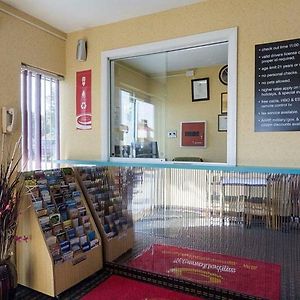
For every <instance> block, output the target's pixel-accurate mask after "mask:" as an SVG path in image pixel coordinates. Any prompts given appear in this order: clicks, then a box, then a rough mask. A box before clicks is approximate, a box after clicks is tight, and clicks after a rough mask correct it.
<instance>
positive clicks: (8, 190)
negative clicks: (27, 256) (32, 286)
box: [0, 134, 22, 300]
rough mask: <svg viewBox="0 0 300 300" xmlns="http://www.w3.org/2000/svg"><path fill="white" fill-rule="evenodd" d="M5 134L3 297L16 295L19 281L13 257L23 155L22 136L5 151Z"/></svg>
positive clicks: (0, 249)
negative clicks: (21, 149)
mask: <svg viewBox="0 0 300 300" xmlns="http://www.w3.org/2000/svg"><path fill="white" fill-rule="evenodd" d="M4 139H5V134H3V135H2V143H1V144H2V145H1V154H0V299H3V300H4V299H5V300H6V299H13V298H14V293H15V288H16V285H17V276H16V269H15V266H14V264H13V262H12V260H11V256H12V255H13V249H14V241H15V238H16V228H17V221H18V206H19V203H20V199H21V189H22V187H21V182H20V176H21V172H20V170H19V169H18V168H19V165H20V160H21V155H20V153H19V150H20V141H21V139H19V140H18V141H17V143H16V144H15V147H14V148H13V151H12V152H9V151H8V152H7V153H4Z"/></svg>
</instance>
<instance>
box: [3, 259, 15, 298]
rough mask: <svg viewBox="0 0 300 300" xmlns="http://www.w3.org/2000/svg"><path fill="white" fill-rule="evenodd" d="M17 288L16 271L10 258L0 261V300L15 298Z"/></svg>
mask: <svg viewBox="0 0 300 300" xmlns="http://www.w3.org/2000/svg"><path fill="white" fill-rule="evenodd" d="M16 287H17V271H16V267H15V265H14V264H13V263H12V262H11V261H10V258H8V259H6V260H3V261H0V299H1V300H11V299H14V298H15V292H16Z"/></svg>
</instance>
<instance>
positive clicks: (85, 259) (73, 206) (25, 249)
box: [16, 168, 103, 297]
mask: <svg viewBox="0 0 300 300" xmlns="http://www.w3.org/2000/svg"><path fill="white" fill-rule="evenodd" d="M24 176H25V186H26V190H27V195H25V196H24V199H23V201H22V207H20V218H19V220H20V221H19V224H18V229H17V236H18V237H20V238H21V239H23V240H22V241H21V242H18V241H17V244H16V251H17V255H16V262H17V272H18V283H19V284H22V285H24V286H27V287H29V288H32V289H34V290H37V291H39V292H42V293H44V294H47V295H49V296H52V297H55V296H57V295H59V294H61V293H62V292H63V291H65V290H67V289H68V288H70V287H72V286H74V285H75V284H77V283H79V282H80V281H82V280H83V279H85V278H87V277H88V276H90V275H92V274H94V273H95V272H97V271H98V270H100V269H101V268H102V267H103V261H102V247H101V239H100V235H99V232H98V230H97V227H96V225H95V223H94V221H93V218H92V216H91V213H90V210H89V208H88V205H87V203H86V201H85V198H84V196H83V195H82V193H81V190H80V187H79V184H78V182H77V180H76V178H75V174H74V171H73V170H72V169H71V168H63V169H55V170H47V171H34V172H28V173H25V174H24ZM24 239H25V241H24Z"/></svg>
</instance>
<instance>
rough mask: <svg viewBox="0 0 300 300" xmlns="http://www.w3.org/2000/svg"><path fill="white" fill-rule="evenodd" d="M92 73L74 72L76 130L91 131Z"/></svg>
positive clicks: (88, 71) (89, 71)
mask: <svg viewBox="0 0 300 300" xmlns="http://www.w3.org/2000/svg"><path fill="white" fill-rule="evenodd" d="M91 90H92V71H91V70H87V71H80V72H76V128H77V129H92V98H91Z"/></svg>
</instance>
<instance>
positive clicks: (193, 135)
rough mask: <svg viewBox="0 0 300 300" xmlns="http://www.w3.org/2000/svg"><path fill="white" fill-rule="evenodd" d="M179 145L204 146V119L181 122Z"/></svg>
mask: <svg viewBox="0 0 300 300" xmlns="http://www.w3.org/2000/svg"><path fill="white" fill-rule="evenodd" d="M180 125H181V126H180V127H181V130H180V132H181V138H180V146H181V147H202V148H205V147H206V121H190V122H181V124H180Z"/></svg>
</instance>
